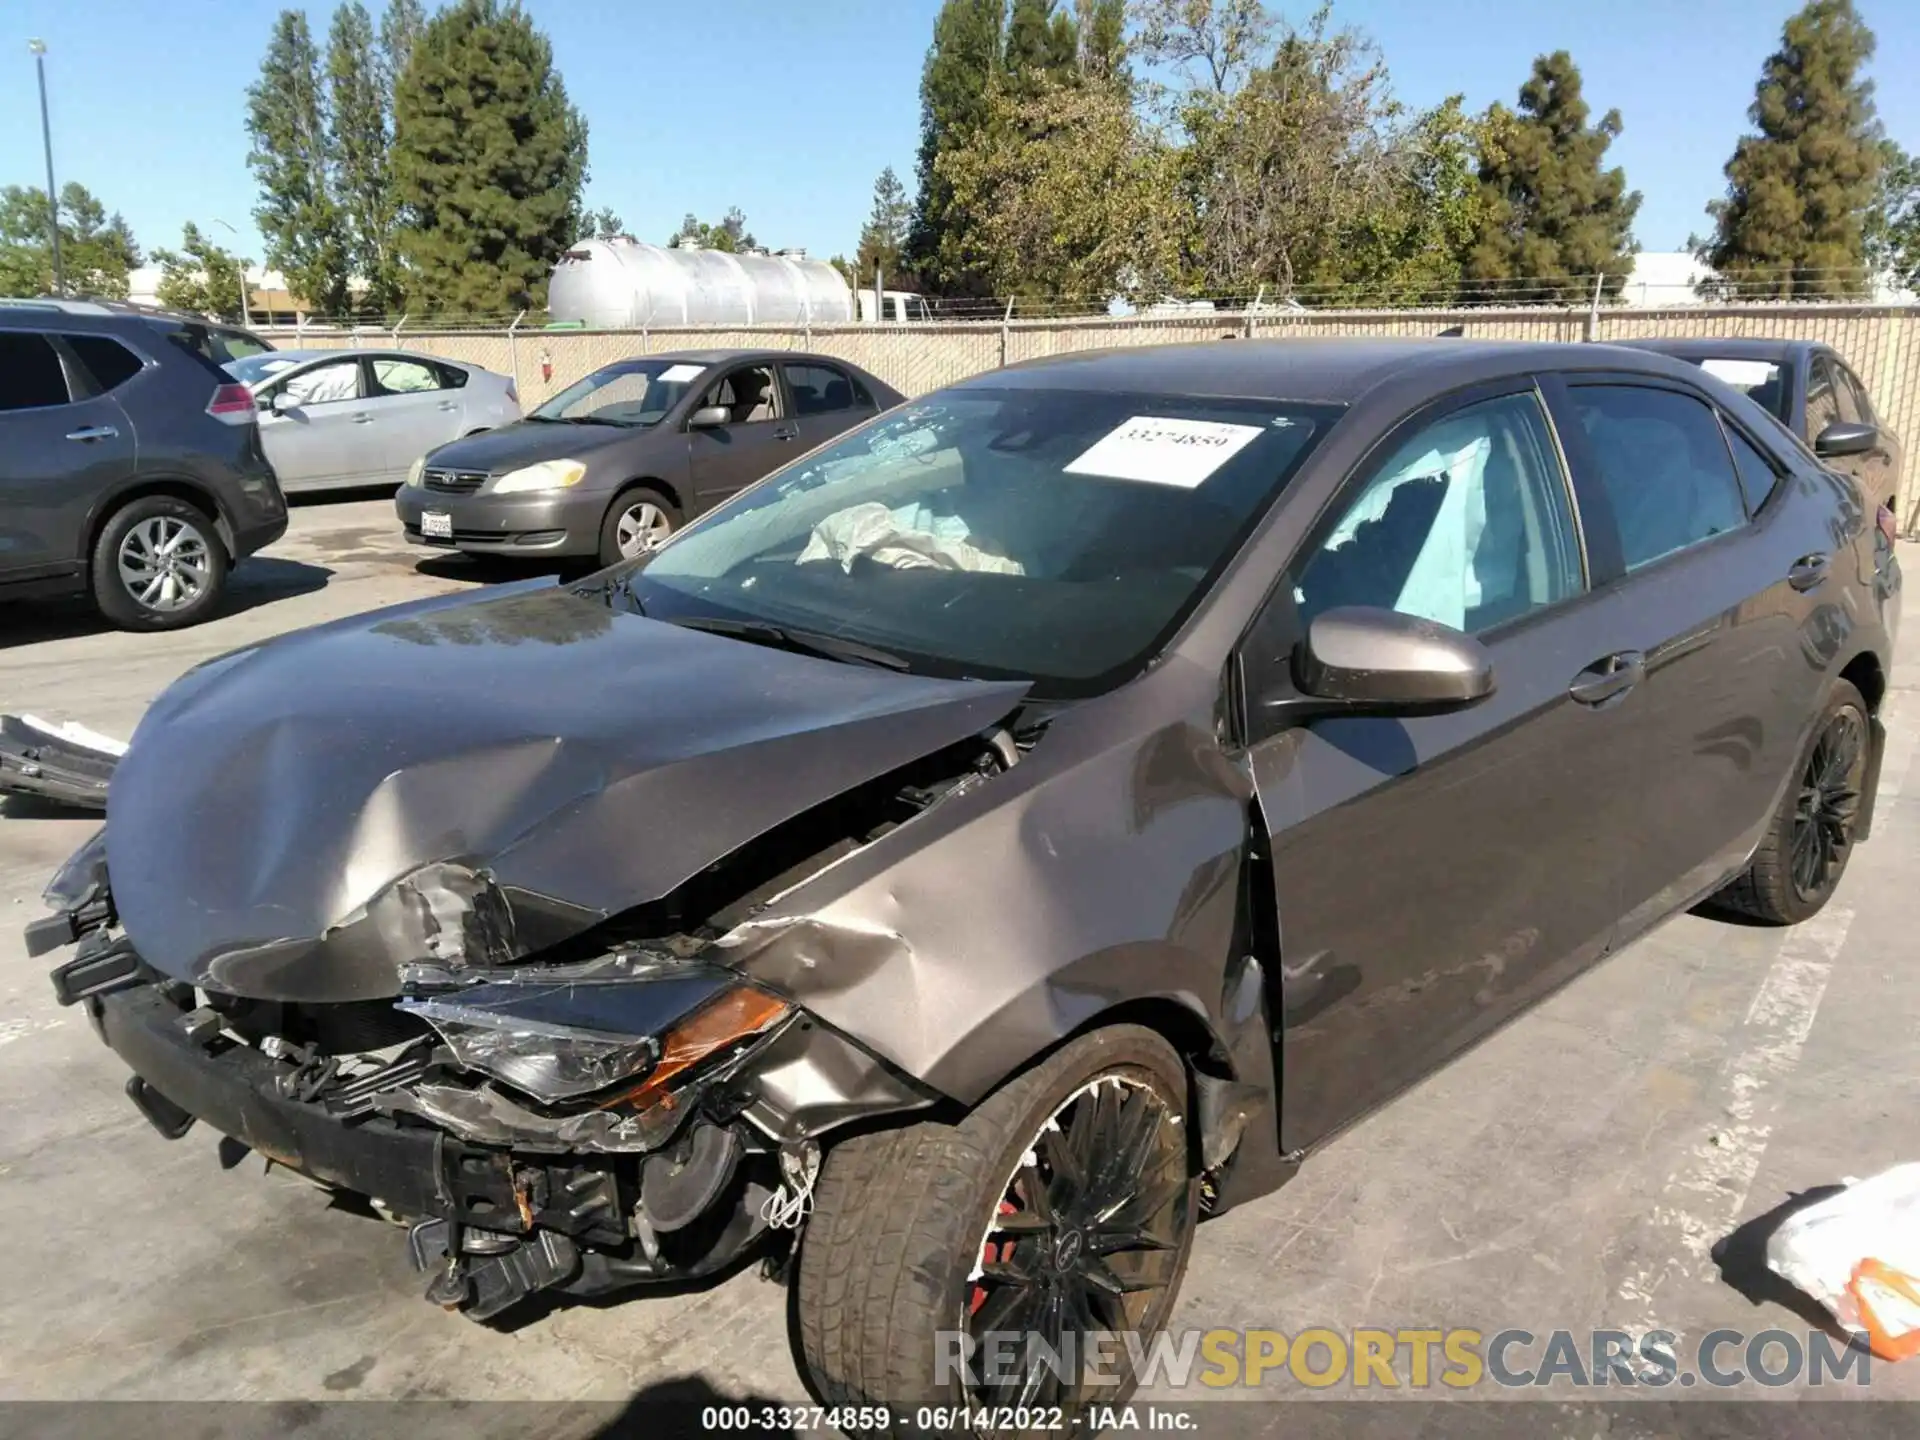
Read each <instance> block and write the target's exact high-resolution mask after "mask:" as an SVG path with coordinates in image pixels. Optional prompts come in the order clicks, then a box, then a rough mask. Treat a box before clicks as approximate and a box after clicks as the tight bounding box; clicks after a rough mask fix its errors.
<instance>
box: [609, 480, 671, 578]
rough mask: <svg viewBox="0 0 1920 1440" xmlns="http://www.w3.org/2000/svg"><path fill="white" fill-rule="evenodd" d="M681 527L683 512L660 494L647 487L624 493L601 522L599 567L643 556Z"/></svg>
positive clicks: (614, 502)
mask: <svg viewBox="0 0 1920 1440" xmlns="http://www.w3.org/2000/svg"><path fill="white" fill-rule="evenodd" d="M680 525H681V519H680V508H679V507H678V506H677V505H675V504H674V503H673V502H672V501H671V500H669V499H667V497H666V496H664V495H662V494H661V493H660V492H659V491H658V490H654V489H652V488H650V487H648V486H646V485H635V486H633V487H632V488H630V489H626V490H622V491H621V492H620V493H619V494H618V495H616V496H615V497H614V501H613V504H611V505H609V506H608V507H607V515H606V518H605V519H604V520H602V521H601V522H600V563H601V565H602V566H607V565H618V564H619V563H620V562H621V561H622V560H632V559H635V558H637V557H638V556H641V555H644V554H645V553H646V552H647V551H649V550H652V549H654V548H656V547H657V546H659V545H662V544H664V543H665V542H666V540H667V537H668V536H670V535H672V534H673V533H674V532H675V531H677V530H678V529H679V528H680Z"/></svg>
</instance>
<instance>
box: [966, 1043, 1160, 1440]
mask: <svg viewBox="0 0 1920 1440" xmlns="http://www.w3.org/2000/svg"><path fill="white" fill-rule="evenodd" d="M1191 1192H1192V1185H1191V1181H1190V1179H1189V1176H1188V1168H1187V1150H1186V1135H1185V1132H1184V1130H1183V1129H1182V1127H1181V1124H1180V1121H1179V1118H1178V1116H1176V1115H1175V1114H1174V1112H1173V1110H1172V1109H1171V1108H1170V1106H1169V1104H1168V1102H1167V1099H1166V1097H1164V1096H1163V1095H1161V1094H1160V1093H1159V1092H1158V1091H1157V1090H1156V1089H1154V1088H1153V1087H1152V1086H1151V1085H1148V1084H1145V1083H1142V1080H1141V1079H1139V1078H1135V1077H1134V1076H1133V1075H1129V1074H1107V1075H1102V1076H1099V1077H1097V1078H1096V1079H1094V1080H1092V1081H1090V1082H1088V1083H1087V1084H1086V1085H1085V1086H1083V1087H1082V1088H1081V1089H1079V1090H1077V1091H1075V1092H1074V1093H1073V1094H1072V1095H1070V1096H1068V1097H1067V1099H1066V1101H1065V1102H1064V1103H1063V1104H1061V1105H1060V1107H1059V1108H1058V1109H1057V1110H1055V1111H1054V1113H1053V1114H1052V1115H1051V1116H1049V1117H1048V1118H1047V1120H1046V1122H1045V1123H1044V1124H1043V1125H1042V1126H1041V1128H1040V1131H1039V1133H1038V1134H1037V1135H1035V1136H1034V1137H1033V1140H1032V1142H1031V1146H1030V1148H1029V1149H1028V1150H1027V1152H1026V1153H1025V1154H1024V1155H1023V1156H1022V1157H1021V1159H1020V1161H1019V1163H1018V1165H1017V1166H1016V1168H1015V1169H1014V1172H1013V1174H1012V1175H1011V1176H1009V1177H1008V1180H1007V1183H1006V1186H1005V1188H1004V1189H1003V1190H1002V1192H1001V1195H1000V1198H999V1201H998V1204H997V1206H996V1209H995V1213H994V1214H993V1215H991V1216H990V1217H989V1218H988V1220H987V1225H986V1232H985V1234H984V1235H983V1236H982V1237H981V1242H980V1250H979V1258H978V1260H977V1262H976V1264H975V1267H974V1273H973V1274H972V1275H971V1276H969V1277H968V1285H969V1292H968V1296H967V1307H966V1313H967V1320H966V1324H967V1332H968V1334H969V1336H970V1337H972V1339H973V1341H974V1342H975V1343H974V1345H973V1347H972V1351H973V1355H974V1369H973V1375H972V1379H973V1389H974V1392H975V1394H976V1396H977V1397H978V1398H979V1399H980V1400H982V1401H983V1402H986V1403H990V1404H995V1405H1018V1406H1029V1407H1032V1406H1042V1407H1047V1406H1054V1405H1059V1406H1063V1407H1065V1408H1066V1409H1068V1410H1069V1411H1071V1410H1073V1409H1076V1408H1078V1407H1079V1406H1081V1405H1084V1404H1086V1403H1088V1402H1090V1401H1092V1400H1094V1399H1097V1398H1100V1396H1101V1395H1102V1394H1103V1393H1104V1394H1111V1387H1110V1386H1101V1385H1099V1384H1097V1383H1092V1384H1089V1383H1087V1381H1086V1377H1085V1374H1084V1366H1085V1364H1086V1361H1087V1359H1088V1358H1089V1350H1088V1347H1089V1342H1090V1340H1091V1339H1092V1337H1095V1336H1098V1335H1100V1334H1102V1333H1107V1334H1112V1335H1119V1334H1120V1333H1122V1332H1127V1331H1132V1332H1135V1333H1140V1334H1150V1333H1151V1331H1152V1330H1153V1329H1154V1328H1157V1322H1158V1321H1160V1320H1163V1319H1164V1318H1165V1312H1166V1311H1167V1310H1168V1309H1169V1308H1170V1302H1171V1298H1172V1296H1171V1291H1172V1289H1173V1287H1175V1286H1177V1285H1178V1283H1179V1278H1180V1269H1181V1265H1180V1261H1181V1259H1182V1257H1183V1255H1184V1252H1185V1249H1186V1243H1187V1240H1188V1235H1189V1232H1190V1230H1191V1229H1192V1226H1193V1223H1194V1207H1193V1205H1192V1204H1191ZM993 1335H1000V1336H1004V1337H1006V1338H1005V1340H1004V1341H1003V1342H1002V1344H1003V1345H1004V1346H1006V1347H1007V1349H1006V1351H1003V1353H1010V1354H1011V1355H1012V1357H1013V1361H1014V1363H1013V1364H1012V1365H1011V1366H1010V1367H1008V1369H1007V1371H1006V1372H1005V1373H1003V1374H1001V1375H998V1376H995V1377H994V1379H993V1380H991V1381H990V1380H989V1379H988V1378H987V1376H986V1375H985V1373H984V1364H985V1363H986V1362H987V1359H988V1357H989V1356H991V1355H992V1354H993V1353H994V1351H993V1349H992V1348H991V1346H990V1345H989V1344H988V1343H987V1337H989V1336H993ZM1030 1337H1031V1338H1030ZM1036 1340H1037V1341H1038V1342H1040V1344H1039V1345H1036V1344H1035V1343H1034V1341H1036ZM1042 1346H1044V1349H1042V1348H1041V1347H1042ZM1052 1357H1059V1359H1060V1362H1061V1363H1059V1364H1055V1363H1054V1361H1053V1358H1052ZM1063 1373H1064V1375H1065V1376H1073V1375H1078V1376H1079V1377H1080V1378H1079V1379H1078V1380H1073V1379H1065V1378H1063ZM1008 1374H1010V1375H1011V1377H1012V1378H1011V1379H1010V1380H1009V1379H1008V1378H1007V1375H1008Z"/></svg>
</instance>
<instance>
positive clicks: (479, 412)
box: [226, 350, 520, 491]
mask: <svg viewBox="0 0 1920 1440" xmlns="http://www.w3.org/2000/svg"><path fill="white" fill-rule="evenodd" d="M226 370H227V373H228V374H230V375H232V376H233V378H234V379H236V380H238V381H239V382H240V383H241V384H243V385H245V386H246V387H247V388H248V389H249V390H251V391H253V395H254V399H255V401H256V402H257V403H258V404H259V406H260V442H261V444H262V445H264V446H265V447H266V451H267V459H268V460H270V461H271V462H272V463H273V468H274V472H275V473H276V474H277V475H279V477H280V488H281V489H283V490H287V491H300V490H326V489H334V488H339V487H345V486H357V485H387V484H392V485H399V484H401V483H403V482H404V481H405V480H406V478H407V471H408V470H409V469H411V468H412V466H413V462H414V461H415V460H418V459H419V458H420V457H421V456H422V455H424V454H426V453H427V452H428V451H429V450H432V449H435V448H436V447H438V446H441V445H445V444H446V443H447V442H448V441H450V440H458V439H460V438H461V437H462V436H464V435H477V434H478V433H480V432H481V431H482V430H492V429H496V428H497V427H499V426H502V425H511V424H512V423H513V422H514V421H516V420H518V419H519V418H520V395H519V392H518V390H517V389H516V388H515V386H514V383H513V380H512V378H511V377H509V376H506V375H498V374H495V373H494V372H493V371H491V370H484V369H482V368H481V367H480V366H478V365H466V364H462V363H461V362H460V361H458V360H443V359H441V358H440V357H439V356H437V355H414V354H409V353H407V352H406V351H403V350H270V351H268V352H267V353H265V354H262V355H250V356H248V357H247V358H246V359H244V360H235V361H232V362H230V363H229V364H228V365H227V366H226Z"/></svg>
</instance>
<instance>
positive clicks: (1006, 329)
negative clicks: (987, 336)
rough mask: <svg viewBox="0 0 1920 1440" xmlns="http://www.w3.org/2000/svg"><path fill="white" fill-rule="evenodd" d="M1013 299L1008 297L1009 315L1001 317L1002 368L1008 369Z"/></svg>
mask: <svg viewBox="0 0 1920 1440" xmlns="http://www.w3.org/2000/svg"><path fill="white" fill-rule="evenodd" d="M1012 331H1013V297H1012V296H1011V295H1009V296H1008V297H1007V313H1006V314H1004V315H1002V316H1001V317H1000V368H1001V369H1002V370H1004V369H1006V368H1007V350H1008V347H1009V345H1010V344H1011V343H1012V340H1013V334H1012Z"/></svg>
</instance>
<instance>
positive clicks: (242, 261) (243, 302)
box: [213, 215, 248, 325]
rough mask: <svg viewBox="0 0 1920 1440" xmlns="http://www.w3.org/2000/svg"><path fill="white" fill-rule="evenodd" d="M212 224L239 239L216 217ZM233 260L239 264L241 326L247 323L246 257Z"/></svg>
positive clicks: (242, 256) (237, 232) (241, 256)
mask: <svg viewBox="0 0 1920 1440" xmlns="http://www.w3.org/2000/svg"><path fill="white" fill-rule="evenodd" d="M213 223H214V224H216V225H218V226H219V227H220V228H221V229H223V230H225V231H226V232H227V233H228V234H229V235H231V236H233V238H234V239H236V240H238V239H239V238H240V232H239V231H238V230H236V229H234V228H233V226H231V225H229V224H227V222H226V221H224V220H222V219H221V218H220V217H219V216H218V215H216V216H214V217H213ZM234 259H235V260H237V261H238V262H239V267H240V323H241V324H242V325H245V324H247V323H248V322H247V299H248V297H247V257H246V256H244V255H236V256H234Z"/></svg>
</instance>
